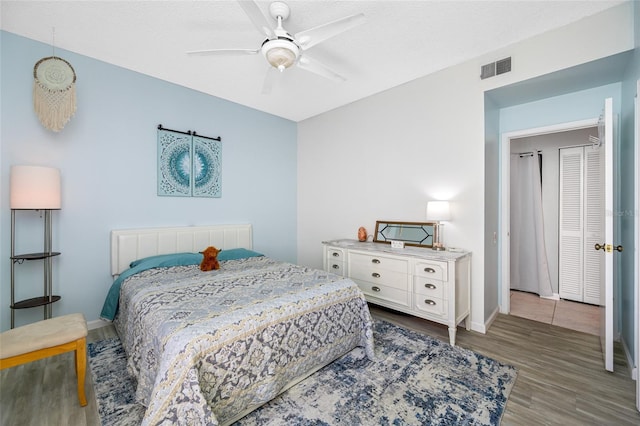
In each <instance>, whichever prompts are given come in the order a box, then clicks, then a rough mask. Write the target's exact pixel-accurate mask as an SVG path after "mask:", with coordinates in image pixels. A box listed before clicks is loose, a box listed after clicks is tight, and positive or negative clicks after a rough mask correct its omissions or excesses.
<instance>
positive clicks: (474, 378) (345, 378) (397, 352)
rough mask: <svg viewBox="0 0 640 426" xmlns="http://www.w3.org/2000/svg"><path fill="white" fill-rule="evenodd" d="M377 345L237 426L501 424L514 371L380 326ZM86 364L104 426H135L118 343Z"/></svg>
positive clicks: (138, 414) (129, 381)
mask: <svg viewBox="0 0 640 426" xmlns="http://www.w3.org/2000/svg"><path fill="white" fill-rule="evenodd" d="M374 337H375V345H376V358H377V359H376V360H375V361H371V360H369V359H367V358H366V356H365V355H364V351H363V350H362V349H360V348H356V349H354V350H353V351H351V352H349V353H348V354H346V355H345V356H343V357H342V358H340V359H338V360H336V361H334V362H333V363H331V364H329V365H328V366H327V367H325V368H323V369H321V370H319V371H318V372H317V373H315V374H313V375H312V376H310V377H309V378H307V379H306V380H304V381H302V382H301V383H299V384H297V385H296V386H294V387H292V388H290V389H289V390H287V391H286V392H284V393H283V394H282V395H280V396H279V397H277V398H275V399H274V400H272V401H271V402H269V403H267V404H266V405H264V406H262V407H261V408H259V409H258V410H256V411H254V412H252V413H250V414H249V415H247V416H246V417H244V418H242V419H241V420H239V421H238V422H236V423H235V425H236V426H250V425H349V426H351V425H363V426H368V425H498V424H500V419H501V417H502V414H503V412H504V408H505V405H506V403H507V398H508V396H509V393H510V392H511V388H512V387H513V384H514V382H515V379H516V374H517V373H516V369H515V368H514V367H512V366H509V365H505V364H502V363H500V362H498V361H495V360H493V359H491V358H487V357H485V356H483V355H480V354H477V353H475V352H472V351H469V350H466V349H462V348H460V347H457V346H455V347H453V346H450V345H449V344H447V343H444V342H442V341H439V340H437V339H433V338H430V337H428V336H425V335H423V334H420V333H417V332H415V331H411V330H408V329H405V328H402V327H398V326H396V325H393V324H391V323H388V322H385V321H380V320H376V321H375V322H374ZM89 357H90V358H89V363H90V366H91V372H92V374H93V379H94V384H95V393H96V396H97V400H98V411H99V414H100V418H101V420H102V424H103V425H104V426H111V425H114V426H115V425H118V426H120V425H137V424H140V422H141V419H142V417H143V415H144V407H143V406H142V405H140V404H136V402H135V400H134V393H135V380H134V379H133V378H131V377H130V376H128V374H127V373H126V371H127V369H126V359H125V354H124V351H123V349H122V345H121V344H120V341H119V340H118V339H106V340H103V341H99V342H95V343H91V344H89Z"/></svg>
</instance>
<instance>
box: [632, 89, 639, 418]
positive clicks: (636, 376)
mask: <svg viewBox="0 0 640 426" xmlns="http://www.w3.org/2000/svg"><path fill="white" fill-rule="evenodd" d="M639 97H640V80H638V81H636V96H635V98H634V110H635V111H634V117H635V118H634V120H635V126H634V127H635V130H634V150H635V152H636V157H635V161H634V167H633V169H634V174H635V181H636V189H635V194H636V196H635V201H634V208H635V211H636V212H638V211H640V196H639V195H638V190H639V188H640V98H639ZM634 222H635V223H634V226H635V229H636V235H635V242H634V245H635V247H634V251H635V254H636V258H635V259H634V262H633V263H634V267H633V269H634V281H635V283H634V291H635V293H636V303H635V309H634V314H633V316H634V324H635V327H636V330H635V331H636V359H635V364H636V365H635V368H634V369H633V373H635V374H632V376H633V378H634V379H635V381H636V408H637V409H638V411H640V215H638V214H636V215H635V220H634Z"/></svg>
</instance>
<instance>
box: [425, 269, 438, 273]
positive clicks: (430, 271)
mask: <svg viewBox="0 0 640 426" xmlns="http://www.w3.org/2000/svg"><path fill="white" fill-rule="evenodd" d="M424 271H425V272H428V273H430V274H435V273H436V270H435V269H433V268H424Z"/></svg>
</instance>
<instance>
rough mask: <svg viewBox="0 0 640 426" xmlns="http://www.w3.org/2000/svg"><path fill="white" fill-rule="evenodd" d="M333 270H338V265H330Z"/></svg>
mask: <svg viewBox="0 0 640 426" xmlns="http://www.w3.org/2000/svg"><path fill="white" fill-rule="evenodd" d="M331 267H332V268H333V269H340V265H331Z"/></svg>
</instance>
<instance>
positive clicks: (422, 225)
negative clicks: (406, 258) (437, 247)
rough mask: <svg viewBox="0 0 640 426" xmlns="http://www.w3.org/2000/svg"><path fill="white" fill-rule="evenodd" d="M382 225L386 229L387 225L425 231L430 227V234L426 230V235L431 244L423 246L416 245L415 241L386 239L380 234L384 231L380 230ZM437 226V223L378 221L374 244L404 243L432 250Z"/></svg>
mask: <svg viewBox="0 0 640 426" xmlns="http://www.w3.org/2000/svg"><path fill="white" fill-rule="evenodd" d="M381 225H382V226H384V227H386V226H387V225H401V226H406V227H409V228H422V229H424V228H425V227H429V228H431V230H430V232H428V231H427V230H425V233H426V234H427V238H426V240H430V241H431V244H421V243H419V242H418V243H416V242H415V241H407V240H402V239H386V237H384V235H382V234H380V232H382V230H384V228H383V229H380V226H381ZM435 226H436V223H435V222H396V221H391V220H378V221H376V232H375V234H373V242H374V243H382V244H391V241H402V242H403V243H404V245H405V246H413V247H427V248H432V247H433V237H434V232H435ZM379 235H382V237H383V238H382V239H380V238H378V236H379ZM429 237H431V238H429ZM423 241H424V240H423Z"/></svg>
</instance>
